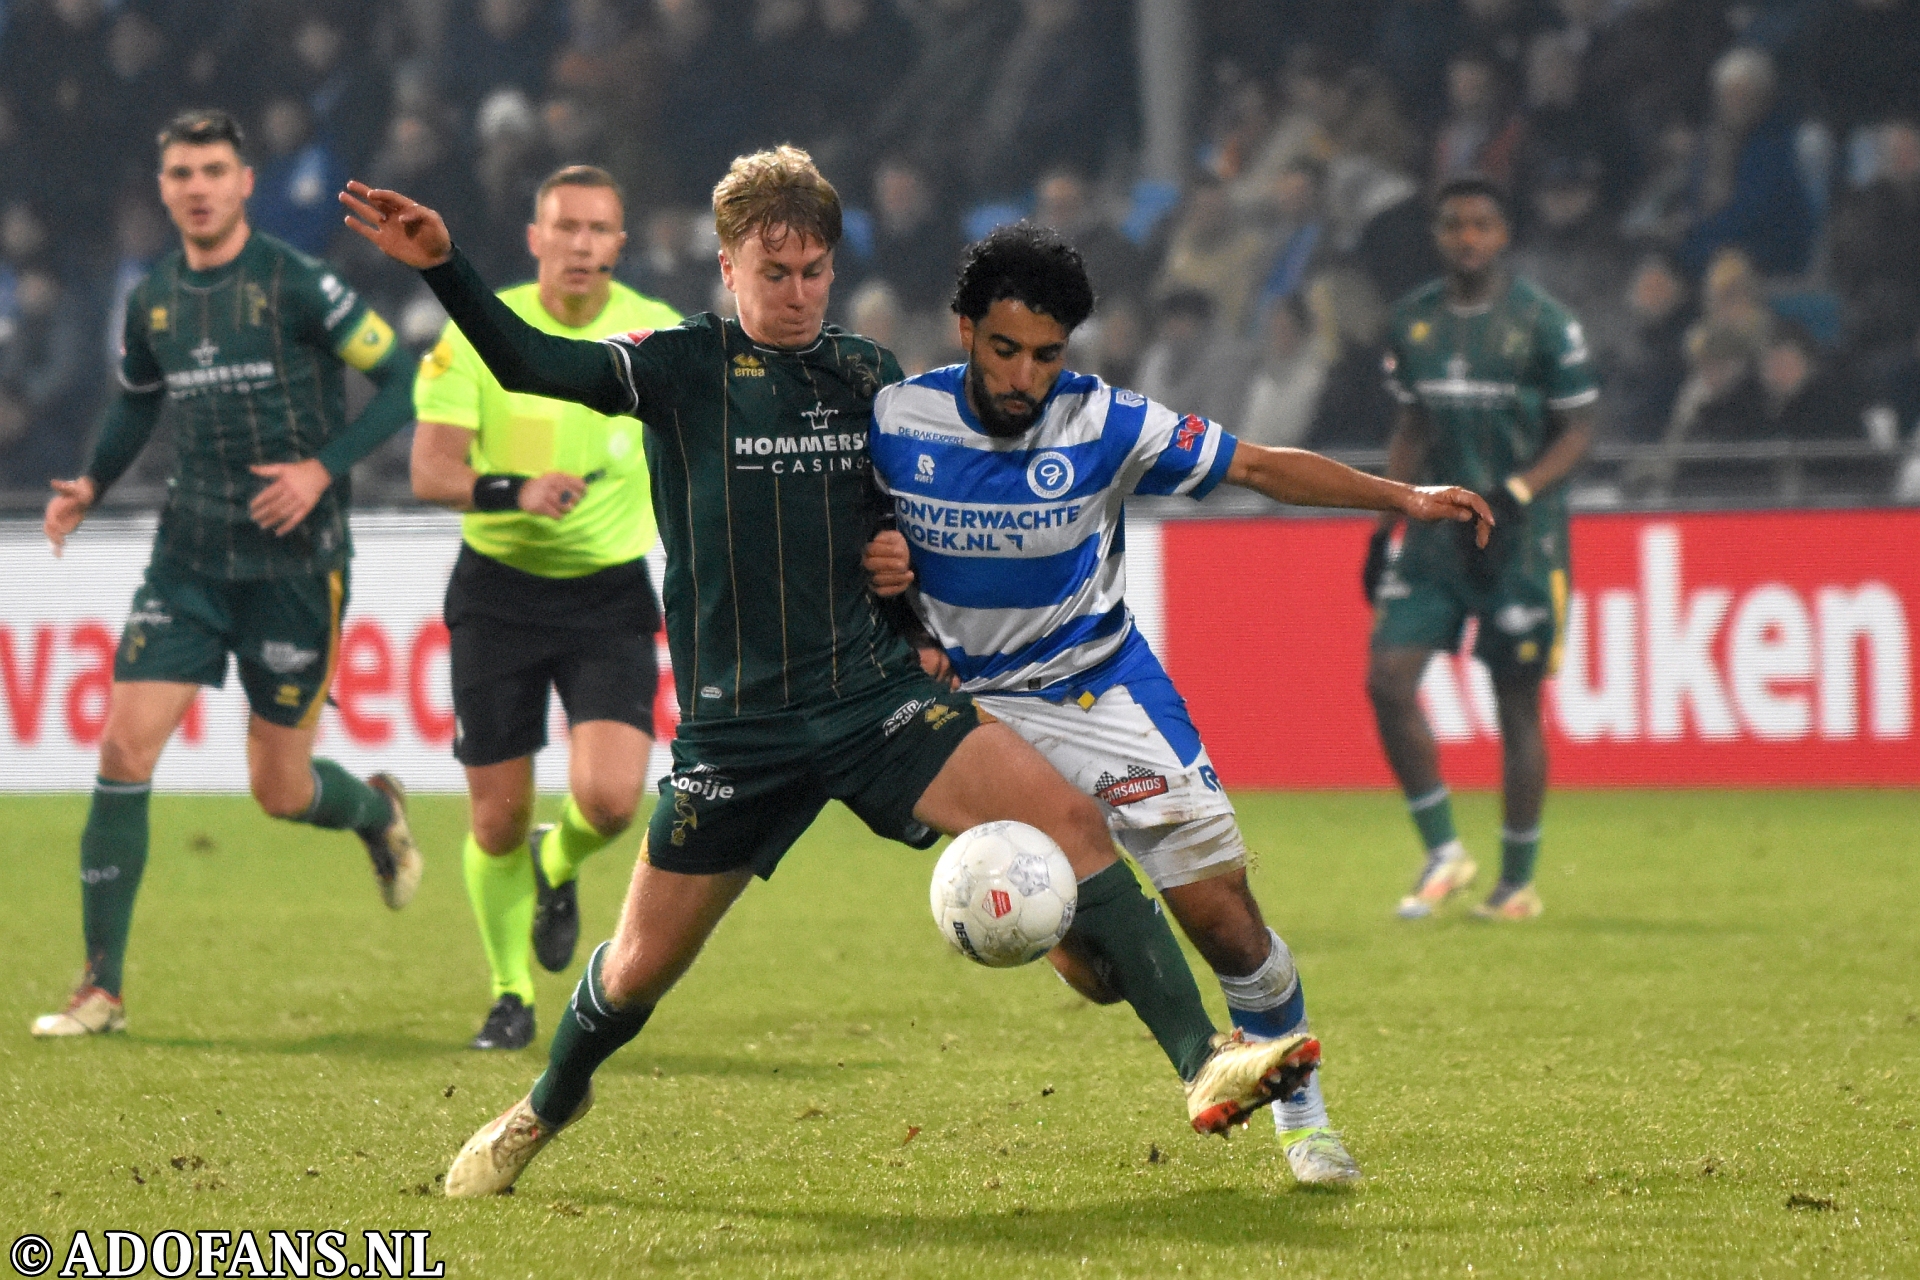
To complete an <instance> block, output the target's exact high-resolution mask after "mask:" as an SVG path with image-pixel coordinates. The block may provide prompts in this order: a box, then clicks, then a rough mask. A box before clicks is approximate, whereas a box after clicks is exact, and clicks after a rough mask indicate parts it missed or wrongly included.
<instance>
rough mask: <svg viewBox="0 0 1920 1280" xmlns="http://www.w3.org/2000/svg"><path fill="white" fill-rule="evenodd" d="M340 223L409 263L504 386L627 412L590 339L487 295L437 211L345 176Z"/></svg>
mask: <svg viewBox="0 0 1920 1280" xmlns="http://www.w3.org/2000/svg"><path fill="white" fill-rule="evenodd" d="M340 203H341V204H343V205H345V206H346V208H347V211H348V217H347V220H346V221H347V225H348V226H349V227H351V228H353V230H354V231H355V232H357V233H358V234H359V235H360V236H361V238H363V239H365V240H366V241H368V242H369V243H370V244H372V245H373V246H374V247H375V248H377V249H379V250H380V251H381V252H382V253H384V254H386V255H387V256H388V257H390V258H392V259H393V260H394V261H396V262H403V263H405V264H406V265H407V266H410V267H413V268H414V269H416V270H418V271H419V272H420V274H421V278H422V279H424V280H425V281H426V282H427V286H428V287H429V288H431V289H432V290H433V292H434V296H435V297H437V298H439V299H440V305H441V306H443V307H445V308H446V309H447V314H448V315H449V316H451V317H452V319H453V322H454V323H455V324H457V325H459V326H460V331H461V332H462V333H464V334H466V335H467V339H468V341H470V342H472V343H473V346H474V350H476V351H477V352H479V353H480V358H481V360H483V361H484V362H485V363H486V366H487V368H488V369H490V370H492V371H493V376H494V377H496V378H498V379H499V380H500V385H501V386H503V387H505V388H506V389H507V390H509V391H521V392H526V393H528V394H531V395H540V396H548V397H550V398H552V399H556V400H572V401H575V402H576V403H579V404H584V405H586V406H587V407H588V408H589V409H592V410H594V411H595V412H596V413H603V414H608V415H613V414H626V413H633V412H635V411H636V409H637V408H638V407H639V406H638V405H637V404H636V399H635V393H634V390H633V388H631V387H630V386H628V384H627V383H626V381H625V380H623V379H622V377H621V376H620V372H619V370H618V369H616V368H615V366H614V360H615V356H614V355H613V353H612V352H611V351H609V350H608V349H607V348H606V347H605V346H603V345H601V344H600V343H598V342H583V341H580V340H578V339H574V338H561V337H556V336H554V335H552V334H546V333H541V332H540V331H539V330H538V329H536V328H534V327H533V326H532V325H530V324H528V323H527V322H526V321H524V320H522V319H521V318H520V317H519V316H517V315H515V314H513V311H512V310H511V309H510V308H509V307H508V306H507V304H506V303H504V302H502V301H500V299H498V298H496V297H494V295H493V291H492V290H490V289H488V288H487V286H486V284H485V282H483V281H482V280H481V279H480V277H479V275H478V274H477V273H476V272H475V271H474V269H473V266H472V264H470V263H469V262H468V261H467V260H466V257H465V255H463V254H462V253H461V252H460V251H459V249H457V248H456V247H455V246H454V243H453V237H452V236H450V235H449V234H448V233H447V224H446V223H445V222H444V221H443V220H442V219H441V217H440V215H439V214H438V213H436V212H434V211H433V210H432V209H429V208H427V206H425V205H423V204H420V203H419V202H418V201H415V200H411V199H409V198H408V197H406V196H403V195H401V194H400V193H399V192H397V191H383V190H378V189H375V188H371V187H368V186H367V185H366V184H365V183H363V182H349V183H348V184H347V189H346V190H345V191H343V192H341V193H340Z"/></svg>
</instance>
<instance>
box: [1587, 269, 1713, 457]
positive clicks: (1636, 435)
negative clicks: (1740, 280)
mask: <svg viewBox="0 0 1920 1280" xmlns="http://www.w3.org/2000/svg"><path fill="white" fill-rule="evenodd" d="M1626 307H1627V313H1628V316H1629V317H1630V328H1629V330H1628V333H1627V338H1626V341H1625V343H1624V344H1623V345H1622V347H1621V349H1620V350H1619V352H1618V354H1617V355H1616V356H1615V358H1614V360H1613V362H1612V363H1611V365H1608V366H1603V367H1605V368H1606V371H1607V374H1608V375H1609V377H1608V386H1607V394H1606V403H1607V404H1609V405H1610V406H1612V408H1611V412H1610V414H1609V420H1608V424H1607V425H1608V427H1609V434H1611V435H1612V436H1613V437H1614V438H1615V439H1619V440H1624V441H1627V442H1629V443H1632V444H1651V443H1653V442H1654V441H1656V440H1659V439H1660V438H1661V437H1662V436H1663V435H1665V434H1666V429H1667V423H1668V422H1669V421H1670V420H1671V418H1672V414H1673V402H1674V397H1675V396H1676V395H1678V394H1679V391H1680V385H1681V384H1682V383H1683V382H1685V381H1686V378H1687V360H1686V335H1687V328H1688V326H1689V325H1690V324H1692V322H1693V316H1692V312H1691V309H1690V307H1689V306H1688V289H1687V282H1686V278H1685V277H1684V276H1682V275H1681V273H1680V269H1679V267H1678V266H1677V265H1676V264H1675V263H1674V261H1673V259H1671V258H1670V257H1668V256H1666V255H1665V254H1660V253H1651V254H1648V255H1646V256H1645V257H1643V258H1641V259H1640V262H1639V264H1638V265H1637V266H1635V268H1634V270H1633V274H1632V276H1631V277H1630V279H1629V280H1628V283H1627V297H1626Z"/></svg>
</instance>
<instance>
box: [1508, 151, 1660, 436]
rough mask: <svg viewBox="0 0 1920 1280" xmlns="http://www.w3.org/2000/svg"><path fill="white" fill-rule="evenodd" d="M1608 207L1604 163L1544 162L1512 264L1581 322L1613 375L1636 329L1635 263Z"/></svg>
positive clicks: (1589, 159) (1587, 159)
mask: <svg viewBox="0 0 1920 1280" xmlns="http://www.w3.org/2000/svg"><path fill="white" fill-rule="evenodd" d="M1600 203H1601V168H1600V161H1599V160H1598V159H1596V158H1594V157H1593V156H1555V157H1552V158H1550V159H1547V160H1545V161H1543V162H1542V163H1541V164H1540V166H1539V171H1538V172H1537V173H1536V175H1535V180H1534V184H1533V185H1532V187H1531V189H1530V190H1529V191H1528V194H1527V212H1528V214H1529V215H1530V216H1529V217H1528V218H1527V220H1526V222H1525V223H1524V224H1523V225H1524V227H1525V232H1524V234H1523V235H1522V236H1521V238H1520V246H1519V248H1517V249H1515V250H1514V252H1513V255H1512V261H1513V269H1514V271H1515V272H1516V273H1518V274H1520V275H1523V276H1526V277H1527V278H1528V279H1530V280H1532V281H1533V282H1534V283H1535V284H1537V285H1539V286H1540V287H1541V288H1543V289H1545V290H1546V291H1547V292H1548V293H1549V294H1551V295H1553V297H1554V298H1555V299H1556V300H1558V301H1559V302H1562V303H1564V304H1565V305H1566V307H1567V309H1568V310H1569V311H1571V312H1573V314H1575V315H1577V316H1579V317H1580V323H1581V325H1582V327H1584V329H1585V330H1586V334H1587V345H1588V346H1589V347H1591V348H1592V350H1593V353H1594V363H1595V365H1596V366H1597V367H1598V368H1600V369H1601V370H1603V371H1605V370H1609V369H1611V368H1613V365H1614V360H1615V357H1616V356H1617V355H1618V353H1619V351H1620V349H1621V347H1622V346H1623V345H1625V343H1626V341H1627V330H1628V328H1629V326H1630V321H1629V320H1628V316H1627V306H1626V300H1625V299H1624V298H1623V297H1622V296H1621V291H1620V282H1621V280H1623V279H1624V278H1626V276H1627V273H1628V271H1629V269H1630V267H1631V265H1632V259H1631V256H1630V254H1629V251H1628V249H1627V247H1626V246H1625V244H1623V243H1622V242H1621V240H1620V238H1619V237H1618V236H1617V235H1616V234H1615V233H1614V230H1613V227H1612V225H1611V224H1610V223H1609V221H1608V220H1607V218H1606V217H1605V216H1604V215H1603V214H1602V211H1601V208H1600ZM1602 376H1603V377H1604V376H1605V374H1604V372H1603V374H1602ZM1608 399H1609V400H1610V399H1611V396H1609V397H1608Z"/></svg>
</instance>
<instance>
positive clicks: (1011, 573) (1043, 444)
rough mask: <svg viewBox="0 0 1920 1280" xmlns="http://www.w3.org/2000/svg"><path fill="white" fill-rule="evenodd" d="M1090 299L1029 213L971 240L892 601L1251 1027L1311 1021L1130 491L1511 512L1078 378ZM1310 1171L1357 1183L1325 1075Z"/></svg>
mask: <svg viewBox="0 0 1920 1280" xmlns="http://www.w3.org/2000/svg"><path fill="white" fill-rule="evenodd" d="M1092 309H1093V290H1092V287H1091V285H1090V284H1089V283H1088V279H1087V273H1086V269H1085V267H1084V265H1083V264H1082V263H1081V260H1080V256H1079V254H1078V253H1077V252H1075V250H1074V249H1073V248H1072V247H1071V246H1069V245H1068V244H1066V243H1065V242H1064V241H1063V240H1061V239H1060V238H1059V236H1058V235H1056V234H1055V233H1053V232H1052V231H1050V230H1047V229H1045V228H1042V227H1036V226H1033V225H1031V224H1026V223H1022V224H1019V225H1017V226H1011V227H1003V228H1001V229H1000V230H998V231H995V232H994V233H993V234H992V235H990V236H988V237H987V238H986V239H984V240H982V241H980V242H978V243H976V244H974V245H972V246H970V247H969V249H968V250H967V255H966V259H965V262H964V264H963V265H962V267H961V270H960V275H959V281H958V285H957V287H956V289H955V293H954V299H953V310H954V311H955V312H956V313H957V314H958V316H959V319H960V343H961V346H962V347H963V348H965V349H966V351H967V353H968V359H967V363H966V364H964V365H954V366H950V367H948V368H944V369H936V370H934V371H932V372H930V373H926V374H922V375H920V376H918V377H914V378H909V379H907V380H906V381H905V382H901V383H897V384H895V385H893V386H890V387H887V388H884V389H883V390H882V391H881V392H880V394H879V397H878V398H877V399H876V400H875V401H874V410H873V426H872V430H871V433H870V436H869V448H870V450H871V453H872V457H873V466H874V476H875V480H876V482H877V483H878V484H880V485H881V487H882V488H883V489H885V490H886V491H887V493H888V494H889V495H890V496H891V498H892V500H893V509H894V520H895V524H896V530H893V531H888V532H885V533H882V534H880V535H879V536H878V537H877V538H876V539H875V540H874V542H873V543H871V544H870V545H869V547H868V548H867V567H868V569H869V571H870V572H871V573H872V575H873V581H874V587H875V590H876V592H877V593H879V594H881V595H886V596H892V595H897V594H899V593H900V592H902V591H906V590H907V589H908V588H909V586H913V587H917V590H916V591H915V592H914V594H913V596H912V599H913V602H914V604H915V605H916V606H917V608H916V612H917V614H918V616H919V619H920V620H921V621H922V622H923V623H924V624H925V627H926V630H927V635H925V636H923V637H920V644H921V660H922V663H923V665H925V666H926V667H927V669H928V670H929V671H930V672H932V673H934V674H936V675H943V676H948V677H950V678H953V679H955V680H957V681H958V682H959V683H960V685H961V687H962V688H964V689H966V690H967V691H968V692H969V693H971V694H972V695H973V696H974V699H975V701H976V702H978V703H979V705H980V706H981V707H982V708H984V709H986V710H987V711H990V712H991V713H992V714H993V715H995V716H996V717H998V718H999V719H1001V720H1002V721H1004V722H1006V723H1007V724H1008V725H1010V726H1012V727H1013V729H1014V730H1015V731H1016V732H1018V733H1019V734H1020V735H1021V736H1022V737H1023V738H1025V739H1027V740H1028V741H1029V742H1031V743H1032V744H1033V745H1034V746H1036V747H1038V748H1039V749H1040V751H1041V752H1042V753H1043V754H1044V755H1045V756H1046V757H1047V759H1048V760H1049V761H1051V762H1052V764H1053V765H1054V767H1056V768H1057V769H1059V770H1060V772H1061V773H1062V774H1064V775H1065V776H1066V777H1067V779H1068V780H1069V781H1070V782H1072V783H1073V784H1074V785H1076V786H1077V787H1079V788H1080V789H1081V790H1083V791H1085V792H1087V793H1088V794H1090V795H1092V796H1093V797H1094V798H1095V799H1097V800H1098V801H1100V802H1101V805H1102V807H1103V809H1104V810H1105V811H1106V813H1107V815H1108V820H1109V825H1110V827H1111V829H1112V831H1113V833H1114V835H1115V836H1116V837H1117V838H1118V840H1119V842H1120V844H1121V845H1122V846H1123V847H1124V848H1125V849H1126V850H1127V852H1128V853H1130V854H1132V855H1133V857H1134V859H1135V860H1136V861H1137V862H1139V864H1140V866H1141V869H1142V870H1144V871H1145V872H1146V873H1147V875H1148V877H1149V878H1150V879H1151V880H1152V881H1153V884H1154V886H1155V888H1157V889H1158V890H1159V891H1160V893H1161V895H1162V896H1163V897H1164V898H1165V899H1166V902H1167V905H1168V906H1169V907H1170V908H1171V909H1172V911H1173V915H1174V918H1175V919H1176V920H1178V921H1179V923H1180V927H1181V928H1182V929H1183V930H1184V931H1185V932H1186V934H1187V936H1188V938H1190V939H1191V940H1192V941H1193V944H1194V946H1195V947H1196V948H1197V949H1198V950H1199V952H1200V954H1201V955H1202V956H1203V957H1204V958H1205V959H1206V961H1207V963H1208V964H1209V965H1211V966H1212V968H1213V970H1214V973H1215V975H1216V976H1217V977H1218V978H1219V981H1220V987H1221V990H1222V991H1223V992H1224V993H1225V995H1226V999H1227V1006H1228V1009H1229V1010H1230V1012H1231V1014H1232V1017H1233V1022H1234V1025H1235V1027H1236V1028H1238V1030H1239V1032H1240V1033H1241V1034H1242V1035H1244V1036H1246V1037H1248V1038H1272V1037H1277V1036H1281V1035H1287V1034H1291V1033H1293V1032H1296V1031H1304V1030H1305V1029H1306V1025H1307V1011H1306V997H1305V994H1304V993H1303V991H1302V990H1301V985H1300V978H1299V975H1298V973H1297V972H1296V971H1295V968H1294V962H1293V955H1292V953H1291V952H1290V951H1289V950H1288V949H1287V944H1286V943H1285V942H1283V941H1282V940H1281V938H1280V936H1279V934H1277V933H1275V932H1273V931H1272V930H1271V929H1270V928H1268V927H1267V924H1266V921H1265V920H1264V918H1263V917H1262V916H1261V913H1260V906H1259V904H1258V903H1257V902H1256V901H1255V900H1254V897H1253V894H1252V891H1251V890H1250V889H1249V888H1248V885H1247V873H1246V863H1247V849H1246V842H1245V841H1244V839H1243V838H1242V837H1241V834H1240V829H1239V824H1238V823H1236V822H1235V820H1234V814H1233V804H1232V802H1231V801H1229V800H1228V799H1227V797H1226V794H1225V792H1224V791H1222V789H1221V786H1220V779H1219V777H1218V776H1217V775H1216V774H1215V773H1214V770H1213V766H1212V764H1211V763H1210V762H1209V760H1208V758H1207V751H1206V748H1205V747H1204V746H1203V745H1202V744H1201V742H1200V735H1199V733H1198V732H1197V731H1196V730H1195V729H1194V727H1193V721H1192V719H1191V718H1190V717H1189V716H1188V714H1187V707H1186V703H1185V701H1184V700H1182V698H1181V697H1180V694H1179V692H1178V691H1177V690H1176V689H1175V688H1174V687H1173V682H1172V681H1171V680H1170V679H1169V678H1168V677H1167V673H1166V671H1165V669H1164V668H1162V667H1161V665H1160V661H1159V659H1158V658H1156V657H1155V656H1154V654H1153V652H1152V650H1150V649H1149V648H1148V647H1147V644H1146V641H1145V640H1144V639H1143V638H1142V637H1141V635H1140V632H1139V631H1138V629H1137V628H1136V627H1135V626H1134V623H1133V617H1132V615H1131V614H1130V613H1129V612H1128V610H1127V606H1126V601H1125V599H1124V592H1125V588H1126V564H1125V556H1124V550H1125V541H1126V540H1125V536H1124V528H1123V524H1122V510H1123V506H1124V503H1125V501H1126V499H1127V497H1128V496H1129V495H1131V494H1136V493H1139V494H1153V495H1174V494H1183V495H1186V496H1188V497H1192V498H1195V499H1199V498H1203V497H1205V496H1206V495H1207V494H1208V493H1209V492H1211V491H1212V490H1213V488H1214V487H1215V486H1216V485H1218V484H1220V483H1221V482H1222V481H1225V482H1226V483H1228V484H1236V485H1242V486H1244V487H1246V488H1249V489H1253V490H1255V491H1257V492H1259V493H1263V494H1265V495H1267V496H1268V497H1270V498H1273V499H1275V500H1277V501H1280V502H1288V503H1295V504H1299V505H1305V506H1321V507H1352V508H1361V509H1366V510H1374V511H1397V512H1401V513H1404V514H1405V515H1407V516H1408V517H1410V518H1412V519H1416V520H1459V521H1468V520H1476V519H1477V520H1479V521H1480V522H1481V528H1480V529H1479V531H1478V533H1479V538H1480V541H1481V542H1482V543H1483V544H1484V542H1485V539H1486V534H1487V529H1488V528H1490V526H1491V521H1492V516H1491V515H1490V513H1489V512H1488V510H1487V507H1486V504H1485V503H1484V502H1482V501H1481V500H1480V498H1478V497H1477V496H1475V495H1474V494H1472V493H1470V492H1468V491H1467V490H1465V489H1459V488H1416V487H1414V486H1412V485H1406V484H1400V483H1397V482H1394V481H1389V480H1382V479H1379V478H1377V477H1374V476H1369V475H1366V474H1364V473H1362V472H1359V471H1355V470H1353V469H1352V468H1349V467H1345V466H1342V465H1341V464H1339V463H1337V462H1334V461H1332V460H1331V459H1328V458H1323V457H1321V456H1319V455H1317V454H1313V453H1308V452H1305V451H1303V450H1298V449H1269V448H1264V447H1262V446H1259V445H1251V444H1242V443H1240V442H1239V441H1237V440H1235V439H1234V437H1233V436H1232V435H1230V434H1229V433H1228V432H1226V431H1224V430H1222V429H1221V428H1220V426H1219V425H1218V424H1216V423H1213V422H1210V421H1208V420H1207V419H1205V418H1201V417H1198V416H1195V415H1191V414H1189V415H1184V416H1183V415H1181V414H1179V413H1176V412H1174V411H1173V410H1171V409H1168V408H1165V407H1163V406H1161V405H1158V404H1155V403H1153V402H1152V401H1149V400H1148V399H1146V398H1145V397H1144V396H1140V395H1137V394H1135V393H1134V392H1131V391H1125V390H1121V389H1119V388H1116V387H1110V386H1108V385H1107V384H1106V383H1104V382H1102V381H1101V380H1100V379H1099V378H1096V377H1092V376H1089V375H1085V374H1076V373H1072V372H1069V371H1067V370H1066V369H1065V368H1064V360H1065V356H1066V347H1067V340H1068V338H1069V337H1070V336H1071V335H1072V333H1073V330H1074V329H1075V328H1076V327H1077V326H1078V325H1079V324H1080V323H1081V322H1082V321H1084V320H1085V319H1086V318H1087V316H1088V314H1089V313H1090V312H1091V311H1092ZM1052 959H1053V962H1054V967H1055V968H1056V969H1058V970H1059V971H1060V973H1061V976H1062V977H1064V978H1066V980H1067V981H1068V982H1069V983H1070V984H1071V985H1072V986H1073V987H1074V988H1075V989H1076V990H1078V991H1080V992H1081V993H1082V994H1084V995H1086V996H1087V997H1088V998H1090V999H1093V1000H1097V1001H1100V1002H1102V1003H1110V1002H1111V1001H1113V1000H1115V999H1117V998H1118V997H1117V996H1116V995H1114V994H1113V992H1112V990H1111V988H1110V987H1109V985H1108V984H1107V983H1106V981H1105V980H1104V979H1103V976H1102V974H1101V972H1100V964H1099V961H1098V960H1097V958H1096V957H1093V956H1091V955H1078V954H1075V953H1074V952H1073V951H1072V949H1071V948H1070V947H1068V946H1065V945H1063V946H1062V947H1060V948H1058V949H1056V950H1055V952H1054V953H1053V956H1052ZM1274 1118H1275V1122H1276V1124H1277V1125H1278V1126H1279V1129H1280V1134H1281V1142H1282V1144H1283V1146H1284V1148H1285V1150H1286V1154H1287V1160H1288V1164H1289V1165H1290V1166H1291V1167H1292V1169H1293V1173H1294V1176H1295V1177H1296V1178H1297V1179H1298V1180H1299V1181H1301V1182H1303V1183H1320V1184H1331V1183H1346V1182H1354V1181H1358V1180H1359V1178H1360V1169H1359V1166H1358V1165H1357V1164H1356V1163H1355V1161H1354V1159H1353V1157H1352V1156H1351V1155H1350V1154H1349V1153H1348V1151H1347V1149H1346V1147H1345V1145H1344V1144H1343V1143H1342V1142H1341V1140H1340V1136H1339V1134H1338V1133H1336V1132H1335V1131H1334V1130H1333V1129H1332V1128H1331V1127H1330V1125H1329V1122H1328V1118H1327V1109H1326V1104H1325V1102H1324V1101H1323V1099H1322V1097H1321V1092H1320V1083H1319V1079H1318V1076H1317V1075H1316V1076H1315V1077H1314V1078H1313V1079H1312V1080H1311V1081H1310V1082H1309V1083H1308V1085H1307V1086H1306V1087H1305V1088H1303V1089H1301V1090H1300V1091H1299V1092H1297V1093H1295V1094H1294V1095H1293V1096H1291V1097H1289V1098H1285V1099H1283V1100H1282V1101H1281V1102H1280V1103H1279V1104H1278V1105H1276V1106H1275V1107H1274Z"/></svg>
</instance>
